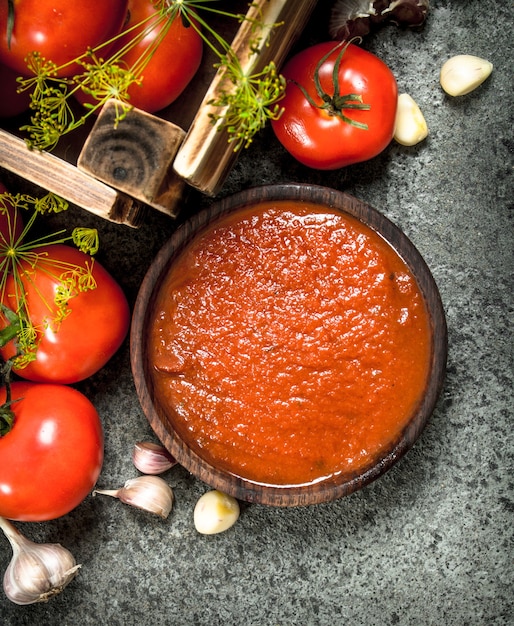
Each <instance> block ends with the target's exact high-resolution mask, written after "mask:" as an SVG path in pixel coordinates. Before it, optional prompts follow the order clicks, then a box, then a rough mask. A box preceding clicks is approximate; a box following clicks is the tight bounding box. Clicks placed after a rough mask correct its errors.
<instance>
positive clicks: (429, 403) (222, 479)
mask: <svg viewBox="0 0 514 626" xmlns="http://www.w3.org/2000/svg"><path fill="white" fill-rule="evenodd" d="M281 200H289V201H294V202H299V203H302V202H305V203H312V204H315V205H319V206H321V207H325V208H328V209H330V210H337V211H340V212H342V213H343V214H347V215H350V216H352V217H354V218H356V219H357V220H359V221H360V222H361V223H363V224H364V225H366V226H368V227H369V228H371V229H372V230H374V231H375V232H377V233H378V234H379V235H380V236H381V237H382V238H383V239H385V240H386V241H387V242H388V243H389V244H390V245H391V246H392V247H393V249H394V250H395V251H396V253H397V254H399V255H400V256H401V258H402V259H403V261H404V262H405V263H406V264H407V266H408V267H409V269H410V271H411V272H412V274H413V276H414V278H415V280H416V282H417V284H418V286H419V288H420V290H421V292H422V294H423V298H424V301H425V304H426V307H427V310H428V315H429V321H430V327H431V334H432V341H431V357H430V366H429V376H428V383H427V387H426V392H425V394H424V395H423V397H422V398H421V399H420V402H419V404H418V406H417V408H416V410H415V412H414V415H413V417H412V418H411V420H410V421H409V423H408V424H407V425H406V426H405V428H404V429H403V431H402V432H401V433H400V435H399V437H398V439H397V440H396V441H394V442H392V444H391V446H390V449H389V450H388V451H387V452H385V453H384V454H383V455H381V457H380V458H379V460H378V462H377V461H375V462H374V464H373V465H372V466H371V467H368V468H367V469H365V471H363V472H362V473H358V474H356V475H354V476H353V477H352V478H350V479H348V480H344V481H342V482H339V481H338V480H337V476H336V477H332V478H329V479H326V480H322V481H319V482H314V483H310V484H308V485H294V486H276V485H266V484H260V483H256V482H253V481H249V480H247V479H244V478H241V477H238V476H235V475H233V474H231V473H229V472H226V471H224V470H220V469H218V468H215V467H213V466H211V465H210V464H208V463H207V462H206V461H205V460H203V459H202V458H201V457H199V456H198V455H197V454H196V452H195V451H193V450H192V449H191V448H189V446H188V445H187V444H186V443H185V442H184V441H183V440H182V439H181V438H180V437H179V436H178V434H177V433H176V432H170V426H169V424H168V425H165V423H164V422H165V421H166V419H165V415H163V414H162V413H161V412H160V408H159V406H158V405H156V403H155V402H154V398H153V394H152V383H151V380H149V376H147V371H146V368H145V362H146V361H145V359H146V356H145V355H146V341H145V333H144V329H145V327H146V325H147V317H148V315H149V313H150V312H151V310H152V303H153V301H154V298H155V297H156V294H157V292H158V286H159V284H160V281H161V280H162V279H163V278H164V276H165V275H166V273H167V271H168V268H169V266H170V264H171V263H172V262H173V260H174V258H175V257H176V255H177V254H178V253H179V252H180V251H181V250H182V249H183V248H184V247H185V246H186V245H187V244H188V243H189V241H191V239H193V238H194V237H196V236H197V234H198V233H199V232H200V231H202V230H204V229H205V228H207V227H208V226H210V225H211V224H212V223H213V222H215V221H216V220H217V219H218V218H220V217H223V216H226V215H228V214H229V213H232V212H235V211H238V210H239V209H243V208H245V207H248V206H252V205H258V204H262V203H269V202H274V201H281ZM447 351H448V337H447V325H446V317H445V312H444V308H443V305H442V301H441V296H440V293H439V289H438V287H437V284H436V282H435V280H434V278H433V276H432V273H431V271H430V269H429V267H428V265H427V264H426V262H425V260H424V259H423V257H422V256H421V254H420V252H419V251H418V250H417V248H416V247H415V246H414V244H413V243H412V242H411V240H410V239H409V238H408V237H407V235H406V234H405V233H404V232H403V231H402V230H401V229H400V228H399V227H397V226H396V225H395V224H394V223H393V222H392V221H391V220H390V219H389V218H387V217H386V216H385V215H384V214H382V213H381V212H379V211H378V210H377V209H375V208H374V207H372V206H371V205H369V204H367V203H365V202H363V201H361V200H359V199H358V198H356V197H354V196H352V195H350V194H348V193H346V192H342V191H338V190H335V189H331V188H328V187H323V186H320V185H312V184H306V183H285V184H274V185H261V186H256V187H251V188H249V189H246V190H243V191H239V192H236V193H234V194H232V195H229V196H227V197H225V198H222V199H221V200H218V201H215V202H213V203H212V204H211V205H210V206H208V207H206V208H204V209H202V210H200V211H199V212H198V213H195V214H193V215H191V216H190V217H189V218H188V219H186V220H185V221H184V222H183V223H182V224H181V225H180V226H179V227H178V228H177V229H176V230H175V231H174V232H173V233H172V235H171V236H170V238H169V239H168V241H167V242H166V243H165V244H164V245H163V246H162V247H161V249H160V250H159V252H158V253H157V255H156V256H155V258H154V260H153V261H152V263H151V265H150V267H149V268H148V270H147V272H146V275H145V277H144V279H143V281H142V283H141V285H140V288H139V293H138V295H137V298H136V302H135V305H134V310H133V314H132V323H131V330H130V359H131V368H132V374H133V379H134V384H135V387H136V392H137V395H138V398H139V402H140V404H141V407H142V409H143V412H144V414H145V416H146V418H147V420H148V422H149V424H150V426H151V428H152V429H153V431H154V432H155V434H156V436H157V437H158V438H159V440H160V441H161V443H162V444H163V445H164V446H165V447H166V448H167V450H168V451H169V452H170V453H171V454H172V455H173V456H174V457H175V459H176V460H177V461H178V463H179V464H180V465H182V466H183V467H184V468H185V469H186V470H188V471H189V472H191V473H192V474H193V475H194V476H196V477H197V478H198V479H200V480H202V481H203V482H205V483H206V484H207V485H209V486H211V487H212V488H215V489H219V490H220V491H223V492H225V493H227V494H229V495H232V496H234V497H235V498H237V499H239V500H243V501H247V502H254V503H259V504H265V505H272V506H283V507H284V506H289V507H290V506H303V505H311V504H320V503H323V502H328V501H332V500H336V499H339V498H341V497H343V496H347V495H350V494H351V493H353V492H355V491H357V490H358V489H361V488H362V487H364V486H366V485H368V484H369V483H371V482H373V481H374V480H376V479H377V478H378V477H379V476H382V475H383V474H384V473H385V472H387V471H388V470H389V469H390V468H391V467H392V466H393V465H394V464H395V463H396V462H397V461H398V460H399V459H400V458H402V457H403V456H404V455H405V454H406V453H407V451H408V450H410V448H411V447H412V446H413V445H414V443H415V441H416V440H417V439H418V437H419V436H420V434H421V432H422V431H423V429H424V428H425V426H426V424H427V422H428V420H429V418H430V416H431V415H432V413H433V411H434V409H435V406H436V404H437V401H438V398H439V396H440V394H441V391H442V388H443V385H444V379H445V372H446V360H447Z"/></svg>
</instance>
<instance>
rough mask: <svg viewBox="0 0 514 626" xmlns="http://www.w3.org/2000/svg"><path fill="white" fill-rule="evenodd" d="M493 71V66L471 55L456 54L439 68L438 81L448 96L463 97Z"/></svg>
mask: <svg viewBox="0 0 514 626" xmlns="http://www.w3.org/2000/svg"><path fill="white" fill-rule="evenodd" d="M492 71H493V64H492V63H491V62H490V61H487V60H486V59H481V58H480V57H477V56H473V55H471V54H458V55H456V56H454V57H452V58H451V59H448V61H446V62H445V63H444V64H443V66H442V67H441V72H440V76H439V81H440V83H441V87H442V88H443V89H444V91H445V92H446V93H447V94H448V95H449V96H465V95H466V94H468V93H470V92H472V91H473V90H474V89H476V88H477V87H478V86H479V85H481V84H482V83H483V82H484V81H485V80H486V78H488V77H489V76H490V74H491V72H492Z"/></svg>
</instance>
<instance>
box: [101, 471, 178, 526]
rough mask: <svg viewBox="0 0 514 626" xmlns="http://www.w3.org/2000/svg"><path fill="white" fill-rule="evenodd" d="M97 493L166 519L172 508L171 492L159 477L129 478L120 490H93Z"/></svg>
mask: <svg viewBox="0 0 514 626" xmlns="http://www.w3.org/2000/svg"><path fill="white" fill-rule="evenodd" d="M97 493H99V494H102V495H105V496H112V497H113V498H118V500H120V502H123V503H124V504H128V505H129V506H133V507H135V508H136V509H142V510H143V511H148V512H149V513H154V514H155V515H158V516H159V517H162V518H163V519H166V518H167V517H168V515H169V514H170V512H171V509H172V507H173V491H172V490H171V487H170V486H169V485H168V483H167V482H166V481H164V480H163V479H162V478H159V476H138V477H137V478H131V479H130V480H127V482H126V483H125V484H124V485H123V487H121V489H95V491H93V495H96V494H97Z"/></svg>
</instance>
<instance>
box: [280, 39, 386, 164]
mask: <svg viewBox="0 0 514 626" xmlns="http://www.w3.org/2000/svg"><path fill="white" fill-rule="evenodd" d="M345 46H346V47H343V45H342V44H337V42H326V43H321V44H317V45H315V46H311V47H310V48H307V49H305V50H303V51H302V52H299V53H298V54H297V55H295V56H293V57H292V58H291V59H290V60H289V61H288V62H287V63H286V64H285V66H284V68H283V69H282V70H281V74H282V75H283V76H284V77H285V78H286V79H287V81H288V84H287V88H286V94H285V97H284V99H283V100H282V101H281V103H280V104H281V106H283V107H284V112H283V114H282V116H281V117H280V118H279V119H278V120H274V121H272V127H273V130H274V132H275V135H276V136H277V138H278V140H279V141H280V143H281V144H282V145H283V146H284V147H285V149H286V150H287V151H288V152H289V153H290V154H292V155H293V156H294V157H295V158H296V159H297V160H298V161H300V163H303V164H304V165H307V166H308V167H312V168H315V169H320V170H333V169H339V168H341V167H345V166H347V165H350V164H352V163H359V162H361V161H367V160H368V159H371V158H372V157H374V156H376V155H377V154H379V153H380V152H382V151H383V150H384V149H385V148H386V147H387V146H388V144H389V143H390V141H391V139H392V137H393V133H394V124H395V117H396V106H397V100H398V88H397V84H396V80H395V77H394V75H393V73H392V72H391V70H390V69H389V68H388V67H387V65H386V64H385V63H384V62H383V61H381V60H380V59H379V58H378V57H376V56H375V55H374V54H371V53H370V52H367V51H366V50H363V49H362V48H359V47H358V46H356V45H353V44H345ZM324 58H325V59H324ZM323 59H324V60H323ZM338 61H340V65H339V68H338V67H337V63H338ZM306 94H307V95H306Z"/></svg>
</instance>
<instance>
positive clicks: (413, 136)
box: [393, 93, 428, 146]
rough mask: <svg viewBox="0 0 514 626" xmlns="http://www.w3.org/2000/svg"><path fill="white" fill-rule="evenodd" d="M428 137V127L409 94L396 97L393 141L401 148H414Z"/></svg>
mask: <svg viewBox="0 0 514 626" xmlns="http://www.w3.org/2000/svg"><path fill="white" fill-rule="evenodd" d="M427 135H428V126H427V123H426V121H425V118H424V117H423V113H422V112H421V110H420V108H419V106H418V105H417V104H416V102H415V101H414V99H413V98H412V97H411V96H409V94H406V93H402V94H400V95H399V96H398V108H397V109H396V121H395V127H394V135H393V136H394V139H395V141H397V142H398V143H400V144H402V145H403V146H415V145H416V144H417V143H419V142H420V141H423V139H425V138H426V137H427Z"/></svg>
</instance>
